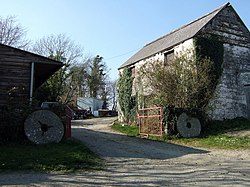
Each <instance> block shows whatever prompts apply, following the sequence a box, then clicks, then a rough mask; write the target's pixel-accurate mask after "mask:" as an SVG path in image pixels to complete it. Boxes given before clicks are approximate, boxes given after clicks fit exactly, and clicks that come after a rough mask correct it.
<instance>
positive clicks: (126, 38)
mask: <svg viewBox="0 0 250 187" xmlns="http://www.w3.org/2000/svg"><path fill="white" fill-rule="evenodd" d="M225 3H227V1H225V0H1V6H0V16H2V17H5V16H8V15H15V16H17V18H18V21H19V22H20V23H21V24H22V25H23V26H24V27H26V28H27V30H28V38H30V39H31V40H32V41H36V40H37V39H40V38H42V37H43V36H47V35H50V34H61V33H64V34H66V35H67V36H69V37H70V38H71V39H72V40H73V41H75V42H76V43H77V44H79V45H81V46H82V47H83V48H84V53H85V54H86V55H87V54H91V55H97V54H99V55H101V56H103V57H104V61H105V62H106V64H107V66H108V67H109V68H110V69H111V70H110V75H111V78H112V79H115V78H117V68H118V67H119V66H120V65H121V64H122V63H124V62H125V61H126V60H127V59H128V58H129V57H130V56H132V55H133V54H134V53H135V52H136V51H138V50H139V49H140V48H142V47H143V46H144V45H145V44H147V43H149V42H151V41H153V40H155V39H157V38H159V37H160V36H162V35H165V34H167V33H168V32H170V31H172V30H174V29H176V28H178V27H180V26H182V25H184V24H187V23H189V22H191V21H193V20H194V19H197V18H199V17H201V16H203V15H205V14H207V13H209V12H211V11H213V10H214V9H216V8H218V7H220V6H222V5H224V4H225ZM230 3H231V5H232V6H233V7H234V8H235V10H236V11H237V12H238V14H239V15H240V17H241V18H242V20H243V21H244V23H245V24H246V25H247V27H248V28H249V27H250V13H249V12H250V0H232V1H230Z"/></svg>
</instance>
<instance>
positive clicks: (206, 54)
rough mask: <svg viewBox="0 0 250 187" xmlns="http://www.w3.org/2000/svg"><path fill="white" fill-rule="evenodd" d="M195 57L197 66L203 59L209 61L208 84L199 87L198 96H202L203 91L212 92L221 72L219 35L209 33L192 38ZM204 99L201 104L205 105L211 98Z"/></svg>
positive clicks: (221, 48) (221, 60) (221, 59)
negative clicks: (209, 34) (201, 87)
mask: <svg viewBox="0 0 250 187" xmlns="http://www.w3.org/2000/svg"><path fill="white" fill-rule="evenodd" d="M194 44H195V51H196V59H197V68H198V71H199V67H201V63H203V62H204V59H209V60H210V61H211V62H213V63H212V64H211V67H210V68H209V70H208V75H209V82H210V83H209V86H208V87H207V88H205V89H200V92H199V93H198V97H200V98H202V97H203V95H204V92H208V91H209V92H211V93H214V92H215V89H216V86H217V84H218V82H219V79H220V76H221V74H222V71H223V69H222V64H223V56H224V47H223V43H222V42H221V41H220V40H219V36H216V35H211V36H207V37H197V38H195V40H194ZM212 95H213V94H211V96H210V98H208V99H207V100H206V102H204V103H201V105H207V102H208V101H209V100H210V99H211V97H212Z"/></svg>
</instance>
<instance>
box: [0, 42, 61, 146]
mask: <svg viewBox="0 0 250 187" xmlns="http://www.w3.org/2000/svg"><path fill="white" fill-rule="evenodd" d="M62 66H63V63H62V62H58V61H55V60H52V59H49V58H46V57H43V56H40V55H37V54H33V53H30V52H27V51H24V50H21V49H17V48H13V47H10V46H6V45H3V44H0V121H1V122H0V142H1V141H18V140H22V139H23V136H24V132H23V123H24V119H25V116H24V115H23V113H24V112H25V109H24V108H23V107H24V106H25V105H24V103H27V101H31V100H32V97H33V93H34V91H35V90H36V89H37V88H38V87H39V86H41V85H42V84H43V83H44V82H45V81H46V80H47V79H48V78H49V77H50V76H51V75H53V74H54V73H55V72H56V71H57V70H58V69H60V68H61V67H62ZM9 106H11V109H9V108H8V107H9Z"/></svg>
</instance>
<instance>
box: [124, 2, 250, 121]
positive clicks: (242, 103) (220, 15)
mask: <svg viewBox="0 0 250 187" xmlns="http://www.w3.org/2000/svg"><path fill="white" fill-rule="evenodd" d="M212 37H213V38H217V40H218V41H219V42H220V43H221V44H222V48H223V51H222V58H221V59H222V62H221V68H222V73H221V75H220V77H219V80H218V84H217V85H216V93H218V94H216V96H214V97H213V98H212V99H211V101H210V104H211V103H212V104H213V106H214V107H213V109H209V110H208V111H207V114H208V115H209V116H210V118H211V119H215V120H223V119H232V118H235V117H240V116H242V117H245V118H248V119H250V33H249V30H248V28H247V26H246V25H245V24H244V22H243V21H242V20H241V18H240V16H239V15H238V14H237V12H236V11H235V10H234V8H233V7H232V6H231V5H230V3H227V4H225V5H223V6H222V7H220V8H218V9H216V10H214V11H212V12H211V13H209V14H207V15H204V16H202V17H200V18H198V19H196V20H194V21H193V22H191V23H188V24H186V25H184V26H182V27H180V28H178V29H176V30H174V31H172V32H170V33H168V34H166V35H165V36H162V37H160V38H158V39H156V40H155V41H153V42H151V43H149V44H147V45H145V46H144V47H143V48H142V49H141V50H139V51H138V52H137V53H136V54H134V55H133V56H132V57H131V58H129V59H128V60H127V61H126V62H125V63H124V64H122V65H121V66H120V67H119V72H120V73H122V71H123V69H124V68H129V69H131V71H132V75H133V76H134V77H135V78H136V76H137V74H138V71H139V70H140V67H141V65H142V64H145V63H147V61H148V60H150V59H151V60H152V59H157V60H161V61H164V64H165V63H166V64H167V63H168V61H169V60H170V59H173V58H174V56H175V55H176V54H177V53H179V52H181V51H185V50H187V49H191V48H193V47H194V43H195V40H197V39H202V38H205V39H207V40H209V39H210V38H212ZM204 47H205V46H204ZM204 50H205V51H206V50H207V51H208V50H209V49H208V48H207V49H206V48H205V49H204ZM214 63H219V62H216V60H215V61H214ZM134 80H135V79H134ZM133 86H136V84H134V83H133ZM133 90H135V89H134V88H133ZM133 92H134V91H133ZM133 94H135V93H133ZM120 115H121V113H120Z"/></svg>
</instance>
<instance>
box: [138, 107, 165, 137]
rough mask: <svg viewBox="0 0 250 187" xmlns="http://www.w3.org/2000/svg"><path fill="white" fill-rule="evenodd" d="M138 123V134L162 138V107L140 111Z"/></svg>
mask: <svg viewBox="0 0 250 187" xmlns="http://www.w3.org/2000/svg"><path fill="white" fill-rule="evenodd" d="M138 123H139V132H140V134H144V135H153V136H162V132H163V131H162V107H154V108H144V109H140V110H139V111H138Z"/></svg>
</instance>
